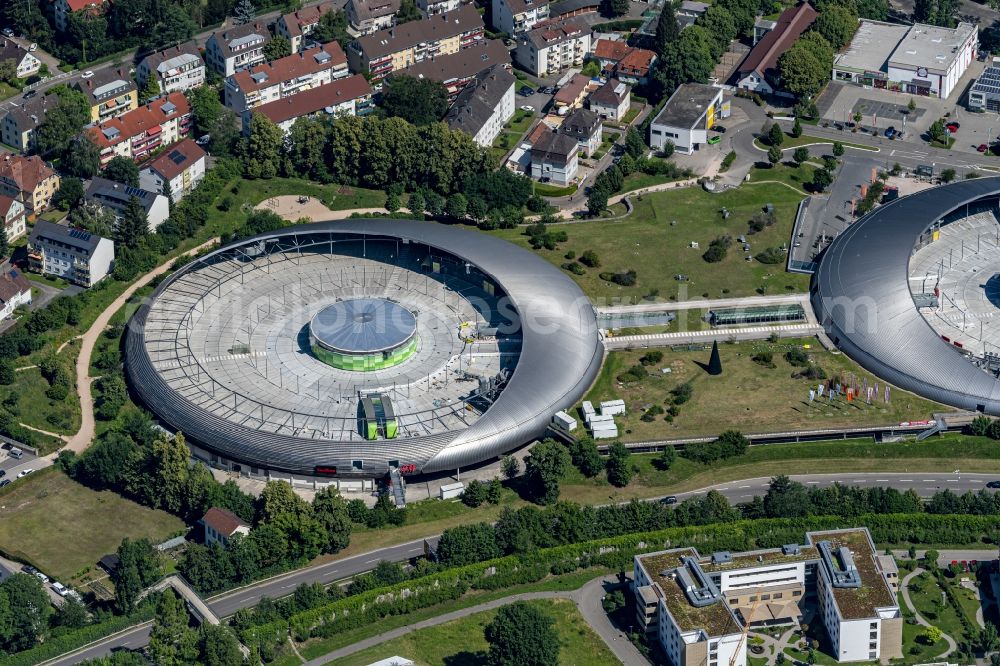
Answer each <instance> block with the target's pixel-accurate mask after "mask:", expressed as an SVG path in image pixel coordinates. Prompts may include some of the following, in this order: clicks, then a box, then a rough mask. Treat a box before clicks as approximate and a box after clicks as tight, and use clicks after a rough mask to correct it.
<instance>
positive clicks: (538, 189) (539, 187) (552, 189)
mask: <svg viewBox="0 0 1000 666" xmlns="http://www.w3.org/2000/svg"><path fill="white" fill-rule="evenodd" d="M531 186H532V191H533V192H534V193H535V194H537V195H539V196H543V197H567V196H569V195H571V194H573V193H574V192H576V188H577V185H576V183H573V184H572V185H566V186H562V185H550V184H548V183H536V182H532V183H531Z"/></svg>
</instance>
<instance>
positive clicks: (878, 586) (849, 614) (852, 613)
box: [809, 530, 898, 620]
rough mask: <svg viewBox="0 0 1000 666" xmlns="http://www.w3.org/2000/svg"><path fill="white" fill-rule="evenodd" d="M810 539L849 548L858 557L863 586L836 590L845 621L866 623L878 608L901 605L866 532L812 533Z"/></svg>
mask: <svg viewBox="0 0 1000 666" xmlns="http://www.w3.org/2000/svg"><path fill="white" fill-rule="evenodd" d="M809 536H810V539H811V540H812V541H813V542H814V543H815V542H817V541H829V542H830V544H831V545H832V546H833V549H834V550H836V549H837V548H841V547H846V548H848V549H849V550H850V551H851V554H852V555H853V556H854V566H856V567H857V568H858V573H859V574H860V575H861V587H853V588H851V587H847V588H844V587H835V588H833V598H834V600H836V602H837V608H839V609H840V615H841V616H842V617H843V618H844V619H845V620H863V619H866V618H870V617H875V616H876V615H877V612H876V610H875V609H877V608H887V607H892V606H896V605H897V604H898V602H897V600H896V597H895V595H893V594H892V592H890V591H889V586H888V584H887V583H886V582H885V578H883V577H882V572H881V571H880V570H879V566H878V562H877V561H876V555H877V554H878V553H876V552H875V549H874V547H873V546H872V543H871V541H870V540H869V537H868V533H867V532H866V531H865V530H844V531H833V532H812V533H810V535H809Z"/></svg>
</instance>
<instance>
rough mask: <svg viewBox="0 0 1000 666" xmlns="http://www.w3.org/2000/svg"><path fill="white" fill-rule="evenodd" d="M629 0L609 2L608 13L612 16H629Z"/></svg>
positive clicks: (610, 0)
mask: <svg viewBox="0 0 1000 666" xmlns="http://www.w3.org/2000/svg"><path fill="white" fill-rule="evenodd" d="M628 9H629V0H608V12H609V13H610V14H611V16H624V15H625V14H628Z"/></svg>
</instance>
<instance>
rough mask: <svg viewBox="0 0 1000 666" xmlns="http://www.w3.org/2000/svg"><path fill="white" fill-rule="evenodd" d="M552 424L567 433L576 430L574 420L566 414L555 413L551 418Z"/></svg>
mask: <svg viewBox="0 0 1000 666" xmlns="http://www.w3.org/2000/svg"><path fill="white" fill-rule="evenodd" d="M552 422H553V423H555V424H556V425H557V426H559V427H561V428H563V429H564V430H566V431H567V432H573V431H574V430H576V419H574V418H573V417H572V416H570V415H569V414H567V413H566V412H556V413H555V414H554V415H553V416H552Z"/></svg>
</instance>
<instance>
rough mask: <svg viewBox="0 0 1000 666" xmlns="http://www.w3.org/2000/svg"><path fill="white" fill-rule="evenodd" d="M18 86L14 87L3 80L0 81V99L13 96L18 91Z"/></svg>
mask: <svg viewBox="0 0 1000 666" xmlns="http://www.w3.org/2000/svg"><path fill="white" fill-rule="evenodd" d="M20 92H21V90H20V89H19V88H15V87H14V86H12V85H10V84H9V83H7V82H5V81H0V99H7V98H8V97H13V96H14V95H17V94H18V93H20Z"/></svg>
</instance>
